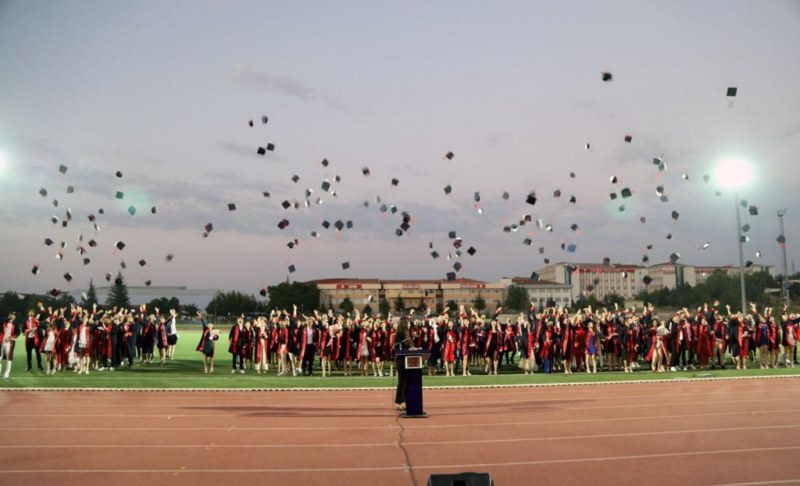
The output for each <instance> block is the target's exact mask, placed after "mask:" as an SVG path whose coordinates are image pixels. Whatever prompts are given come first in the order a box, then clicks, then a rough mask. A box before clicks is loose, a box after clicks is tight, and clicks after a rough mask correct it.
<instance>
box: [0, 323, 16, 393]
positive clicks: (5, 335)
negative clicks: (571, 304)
mask: <svg viewBox="0 0 800 486" xmlns="http://www.w3.org/2000/svg"><path fill="white" fill-rule="evenodd" d="M16 317H17V315H16V314H15V313H13V312H12V313H10V314H9V315H8V319H7V320H6V321H5V322H4V323H3V324H2V325H1V326H0V343H1V344H0V371H2V369H3V360H5V362H6V371H5V372H4V373H3V378H8V377H9V376H10V375H11V363H12V362H13V361H14V342H15V341H16V339H17V335H18V334H19V332H18V330H17V325H16V324H15V323H14V319H16Z"/></svg>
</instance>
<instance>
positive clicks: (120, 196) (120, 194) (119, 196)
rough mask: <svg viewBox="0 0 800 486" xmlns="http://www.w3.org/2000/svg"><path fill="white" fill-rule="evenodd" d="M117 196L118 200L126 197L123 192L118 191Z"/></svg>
mask: <svg viewBox="0 0 800 486" xmlns="http://www.w3.org/2000/svg"><path fill="white" fill-rule="evenodd" d="M115 196H116V198H117V199H122V198H123V197H125V193H124V192H122V191H117V193H116V194H115Z"/></svg>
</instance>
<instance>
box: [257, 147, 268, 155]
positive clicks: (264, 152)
mask: <svg viewBox="0 0 800 486" xmlns="http://www.w3.org/2000/svg"><path fill="white" fill-rule="evenodd" d="M256 153H257V154H258V155H266V154H267V149H265V148H264V147H258V150H256Z"/></svg>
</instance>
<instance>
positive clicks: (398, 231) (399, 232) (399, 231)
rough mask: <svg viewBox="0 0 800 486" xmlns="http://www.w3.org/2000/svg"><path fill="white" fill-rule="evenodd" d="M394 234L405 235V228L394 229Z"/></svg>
mask: <svg viewBox="0 0 800 486" xmlns="http://www.w3.org/2000/svg"><path fill="white" fill-rule="evenodd" d="M394 234H396V235H397V236H403V229H402V228H397V229H396V230H394Z"/></svg>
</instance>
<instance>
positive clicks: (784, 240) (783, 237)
mask: <svg viewBox="0 0 800 486" xmlns="http://www.w3.org/2000/svg"><path fill="white" fill-rule="evenodd" d="M775 241H777V242H778V243H779V244H781V245H782V244H784V243H786V237H785V236H783V235H778V237H777V238H775Z"/></svg>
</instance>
